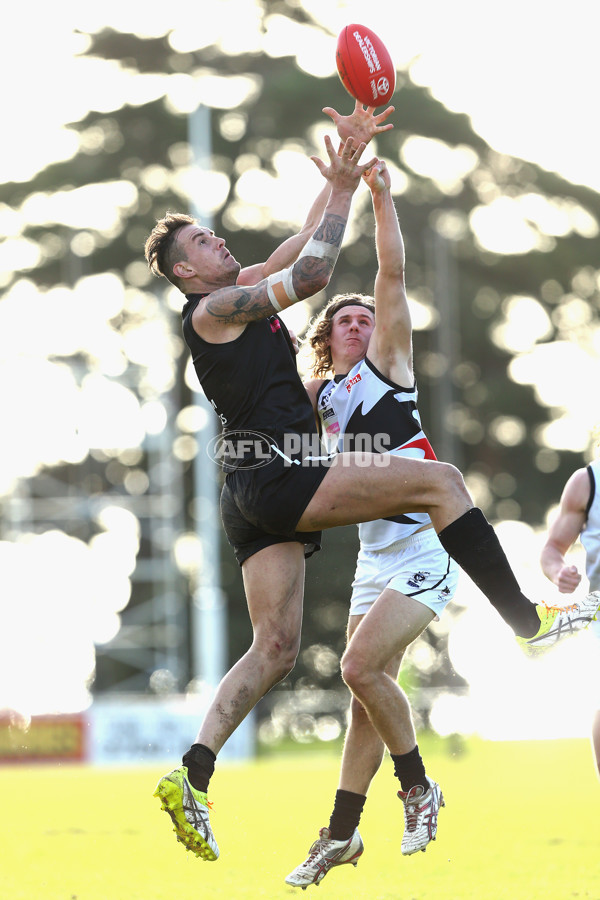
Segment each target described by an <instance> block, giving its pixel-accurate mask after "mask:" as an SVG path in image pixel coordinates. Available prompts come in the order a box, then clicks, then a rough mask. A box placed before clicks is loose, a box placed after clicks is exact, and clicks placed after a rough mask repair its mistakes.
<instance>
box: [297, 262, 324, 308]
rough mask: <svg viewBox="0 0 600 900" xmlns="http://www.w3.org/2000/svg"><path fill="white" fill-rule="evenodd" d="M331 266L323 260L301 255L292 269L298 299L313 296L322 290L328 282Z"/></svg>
mask: <svg viewBox="0 0 600 900" xmlns="http://www.w3.org/2000/svg"><path fill="white" fill-rule="evenodd" d="M332 271H333V267H332V266H329V265H326V264H324V261H323V260H319V259H317V258H313V257H310V256H305V257H302V259H301V260H299V261H298V263H296V265H295V266H294V269H293V273H294V274H293V278H294V291H295V293H296V296H297V297H298V300H306V299H307V298H308V297H314V295H315V294H318V293H319V291H324V290H325V288H326V287H327V285H328V284H329V279H330V278H331V273H332Z"/></svg>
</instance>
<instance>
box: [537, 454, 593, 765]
mask: <svg viewBox="0 0 600 900" xmlns="http://www.w3.org/2000/svg"><path fill="white" fill-rule="evenodd" d="M599 487H600V459H596V460H594V461H593V462H591V463H590V464H589V465H588V466H584V467H583V468H581V469H577V471H575V472H573V474H572V475H571V477H570V478H569V480H568V481H567V483H566V484H565V487H564V489H563V492H562V496H561V498H560V507H559V511H558V515H557V516H556V518H555V519H554V521H553V522H552V525H551V527H550V530H549V532H548V538H547V540H546V543H545V544H544V546H543V548H542V553H541V564H542V571H543V572H544V575H545V576H546V577H547V578H549V579H550V581H552V582H553V583H554V584H555V585H556V586H557V588H558V590H559V591H560V592H561V594H572V593H573V591H574V590H575V589H576V588H577V587H578V586H579V584H580V582H581V574H580V572H579V571H578V569H577V566H574V565H571V564H569V562H568V561H567V559H566V556H567V553H568V552H569V550H570V549H571V547H572V546H573V544H574V543H575V541H576V540H577V539H578V538H579V540H580V541H581V543H582V545H583V548H584V550H585V572H586V575H587V578H588V580H589V589H590V590H591V591H600V491H599ZM590 631H592V633H593V634H595V636H596V637H597V638H598V639H599V640H600V621H598V620H597V619H596V620H595V621H593V622H592V624H591V625H590ZM591 737H592V749H593V752H594V757H595V760H596V769H597V771H598V774H599V775H600V707H599V708H598V709H596V711H595V713H594V716H593V720H592V736H591Z"/></svg>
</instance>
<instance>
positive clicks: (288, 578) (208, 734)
mask: <svg viewBox="0 0 600 900" xmlns="http://www.w3.org/2000/svg"><path fill="white" fill-rule="evenodd" d="M242 577H243V580H244V588H245V591H246V600H247V603H248V612H249V613H250V621H251V622H252V628H253V640H252V645H251V647H250V648H249V650H248V651H247V652H246V653H245V654H244V656H242V658H241V659H240V660H238V662H237V663H236V664H235V665H234V666H233V668H232V669H230V670H229V672H228V673H227V674H226V675H225V677H224V678H223V680H222V681H221V683H220V685H219V687H218V689H217V693H216V695H215V698H214V700H213V702H212V704H211V706H210V709H209V710H208V712H207V714H206V717H205V719H204V721H203V723H202V725H201V727H200V730H199V732H198V736H197V738H196V743H198V744H204V745H205V746H207V747H210V748H211V750H212V751H213V752H214V753H215V754H216V753H218V752H219V750H220V749H221V747H222V746H223V744H224V743H225V741H226V740H227V738H228V737H229V736H230V735H231V734H232V733H233V732H234V731H235V729H236V728H237V727H238V725H239V724H240V723H241V722H242V720H243V719H244V718H245V717H246V716H247V715H248V713H249V712H250V710H251V709H253V708H254V706H255V705H256V704H257V703H258V701H259V700H260V699H261V698H262V697H264V696H265V694H266V693H267V692H268V691H269V690H270V689H271V688H272V687H273V686H274V685H276V684H277V683H278V682H279V681H281V680H282V678H285V676H286V675H287V674H288V673H289V672H290V671H291V670H292V669H293V667H294V663H295V661H296V656H297V655H298V649H299V647H300V634H301V627H302V601H303V593H304V546H303V545H302V544H299V543H296V542H289V543H283V544H273V545H271V546H270V547H266V548H265V549H264V550H260V551H259V552H258V553H255V554H254V555H253V556H251V557H250V558H249V559H247V560H246V561H245V562H244V564H243V565H242Z"/></svg>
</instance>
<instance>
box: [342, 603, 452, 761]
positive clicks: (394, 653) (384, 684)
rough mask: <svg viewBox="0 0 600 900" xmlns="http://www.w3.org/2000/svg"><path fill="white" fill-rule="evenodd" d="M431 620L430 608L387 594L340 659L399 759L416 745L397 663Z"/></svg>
mask: <svg viewBox="0 0 600 900" xmlns="http://www.w3.org/2000/svg"><path fill="white" fill-rule="evenodd" d="M433 618H434V614H433V612H432V611H431V609H429V607H427V606H424V605H423V604H422V603H418V602H417V601H416V600H413V599H411V598H410V597H405V596H404V594H401V593H399V592H398V591H394V590H390V589H386V590H384V591H383V592H382V593H381V595H380V596H379V597H378V599H377V601H376V602H375V603H374V604H373V606H372V607H371V609H370V610H369V612H368V613H367V614H366V615H365V616H363V617H362V621H361V622H360V624H359V625H358V627H357V628H356V629H354V630H353V633H352V636H351V638H350V640H349V642H348V646H347V647H346V650H345V653H344V655H343V657H342V676H343V678H344V681H345V682H346V684H347V685H348V687H349V688H350V690H351V691H352V693H353V695H354V696H355V697H356V698H357V700H359V702H360V703H361V704H362V705H363V706H364V708H365V709H366V711H367V713H368V716H369V718H370V720H371V723H372V725H373V726H374V728H375V730H376V731H377V733H378V734H379V736H380V737H381V739H382V740H383V741H384V743H385V745H386V747H387V748H388V750H389V752H390V753H393V754H396V755H400V754H404V753H408V752H409V751H410V750H412V749H413V747H414V746H415V745H416V742H417V740H416V735H415V730H414V725H413V721H412V714H411V710H410V704H409V702H408V698H407V697H406V694H405V693H404V691H403V690H402V688H401V687H400V685H399V684H398V681H397V675H398V670H399V664H400V661H401V659H402V655H403V653H404V651H405V650H406V648H407V647H408V646H409V644H411V643H412V642H413V641H414V640H415V639H416V638H417V637H418V636H419V635H420V634H421V632H422V631H423V630H424V629H425V628H426V627H427V625H429V623H430V622H431V620H432V619H433Z"/></svg>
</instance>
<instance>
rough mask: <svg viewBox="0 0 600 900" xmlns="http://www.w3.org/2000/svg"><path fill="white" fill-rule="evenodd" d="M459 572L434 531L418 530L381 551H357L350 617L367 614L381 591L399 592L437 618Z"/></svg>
mask: <svg viewBox="0 0 600 900" xmlns="http://www.w3.org/2000/svg"><path fill="white" fill-rule="evenodd" d="M459 572H460V569H459V567H458V565H457V564H456V563H455V562H454V560H453V559H452V558H451V557H450V556H448V554H447V553H446V551H445V550H444V548H443V547H442V545H441V544H440V542H439V539H438V536H437V534H436V533H435V531H434V530H433V528H428V529H426V530H425V531H418V532H417V533H416V534H412V535H411V536H410V537H408V538H404V539H403V540H401V541H396V543H394V544H390V546H389V547H384V548H383V549H382V550H364V549H363V548H362V547H361V549H360V550H359V553H358V558H357V560H356V572H355V573H354V581H353V582H352V596H351V598H350V615H351V616H361V615H364V614H365V613H367V612H368V611H369V610H370V608H371V607H372V605H373V604H374V603H375V601H376V600H377V598H378V597H379V595H380V594H381V592H382V591H383V590H384V588H391V589H392V590H394V591H399V592H400V593H401V594H404V595H405V596H407V597H412V598H413V600H418V602H419V603H422V604H423V605H424V606H428V607H429V609H430V610H431V611H432V612H433V613H434V614H435V616H436V617H437V618H439V617H440V615H441V613H442V612H443V611H444V608H445V607H446V605H447V604H448V603H449V602H450V600H452V598H453V597H454V594H455V593H456V588H457V585H458V575H459Z"/></svg>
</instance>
